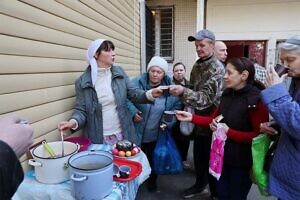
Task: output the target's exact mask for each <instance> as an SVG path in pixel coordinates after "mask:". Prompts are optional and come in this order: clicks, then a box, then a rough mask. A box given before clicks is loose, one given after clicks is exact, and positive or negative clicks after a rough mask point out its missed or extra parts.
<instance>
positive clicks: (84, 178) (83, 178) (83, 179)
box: [71, 174, 87, 182]
mask: <svg viewBox="0 0 300 200" xmlns="http://www.w3.org/2000/svg"><path fill="white" fill-rule="evenodd" d="M86 179H87V177H86V176H82V177H78V178H77V177H75V175H74V174H72V175H71V180H73V181H77V182H80V181H85V180H86Z"/></svg>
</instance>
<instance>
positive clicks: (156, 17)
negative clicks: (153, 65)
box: [150, 6, 175, 62]
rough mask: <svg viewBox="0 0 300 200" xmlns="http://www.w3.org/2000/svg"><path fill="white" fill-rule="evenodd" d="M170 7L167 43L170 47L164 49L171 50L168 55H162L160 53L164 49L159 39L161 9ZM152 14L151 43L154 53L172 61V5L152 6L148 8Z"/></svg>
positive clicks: (173, 21)
mask: <svg viewBox="0 0 300 200" xmlns="http://www.w3.org/2000/svg"><path fill="white" fill-rule="evenodd" d="M169 9H171V15H172V16H171V20H172V21H171V26H172V27H171V29H172V30H171V42H170V43H169V44H171V49H166V50H171V53H170V56H163V54H162V50H164V49H163V48H162V45H161V43H162V42H161V40H162V28H161V24H162V22H161V11H162V10H169ZM150 10H151V12H152V15H153V22H154V23H153V26H154V28H153V30H154V31H153V41H152V44H153V46H154V55H158V56H161V57H163V58H164V59H165V60H166V61H167V62H172V61H174V46H175V44H174V41H175V40H174V30H175V27H174V24H175V16H174V6H158V7H152V8H150Z"/></svg>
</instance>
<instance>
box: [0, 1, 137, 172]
mask: <svg viewBox="0 0 300 200" xmlns="http://www.w3.org/2000/svg"><path fill="white" fill-rule="evenodd" d="M0 27H1V29H0V41H1V42H0V85H1V87H0V105H1V106H0V115H3V114H10V113H16V114H18V115H21V116H23V117H24V118H26V119H28V120H29V122H30V124H32V126H33V127H34V138H35V142H37V141H40V140H42V139H47V140H48V141H53V140H58V139H59V133H58V131H57V129H56V127H57V124H58V122H60V121H61V120H65V119H68V117H69V116H70V115H71V113H72V109H73V106H74V100H75V98H74V81H75V79H76V78H77V77H78V76H79V75H80V74H81V73H82V71H83V70H84V69H85V68H86V67H87V64H86V62H85V52H86V48H87V46H88V44H89V43H90V42H91V41H92V40H94V39H96V38H104V39H108V40H111V41H112V42H113V43H114V44H115V46H116V53H117V57H116V63H117V64H120V65H121V66H123V67H124V68H125V70H126V71H127V72H128V74H129V75H136V74H138V73H139V71H140V20H139V3H138V0H126V1H124V0H80V1H74V0H42V1H41V0H20V1H17V0H1V1H0ZM25 160H26V157H25V156H23V157H22V158H21V161H25ZM23 166H24V167H25V169H27V167H28V166H27V165H26V162H23Z"/></svg>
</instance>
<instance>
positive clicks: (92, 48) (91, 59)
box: [86, 39, 105, 85]
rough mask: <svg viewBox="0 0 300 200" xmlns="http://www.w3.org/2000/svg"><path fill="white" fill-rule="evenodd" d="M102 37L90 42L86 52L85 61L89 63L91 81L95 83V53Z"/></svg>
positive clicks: (96, 71) (96, 73) (101, 41)
mask: <svg viewBox="0 0 300 200" xmlns="http://www.w3.org/2000/svg"><path fill="white" fill-rule="evenodd" d="M104 41H105V40H103V39H97V40H94V41H93V42H91V44H90V45H89V47H88V50H87V52H86V61H87V62H88V63H89V64H90V65H91V77H92V83H93V85H95V83H96V80H97V75H98V65H97V61H96V59H95V54H96V51H97V49H98V48H99V47H100V45H101V44H102V43H103V42H104Z"/></svg>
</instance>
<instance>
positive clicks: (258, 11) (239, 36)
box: [206, 0, 300, 65]
mask: <svg viewBox="0 0 300 200" xmlns="http://www.w3.org/2000/svg"><path fill="white" fill-rule="evenodd" d="M299 8H300V1H298V0H245V1H240V0H227V1H223V0H209V1H207V18H206V22H207V23H206V25H207V28H208V29H211V30H212V31H214V32H215V34H216V37H217V39H219V40H267V52H266V53H267V58H266V59H267V65H273V64H274V60H275V54H276V42H277V41H278V40H282V39H286V38H287V37H289V36H291V35H294V34H299V33H300V21H299V20H298V19H299V18H300V12H299Z"/></svg>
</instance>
